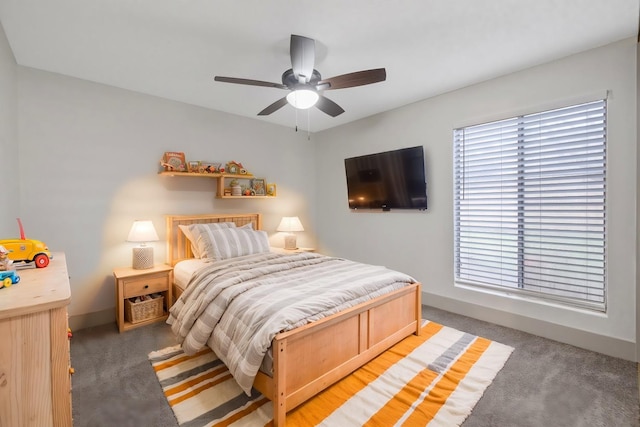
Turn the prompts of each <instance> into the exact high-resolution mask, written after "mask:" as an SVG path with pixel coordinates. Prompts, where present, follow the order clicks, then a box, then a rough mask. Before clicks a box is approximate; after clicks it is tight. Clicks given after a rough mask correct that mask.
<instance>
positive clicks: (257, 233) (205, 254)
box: [196, 228, 270, 260]
mask: <svg viewBox="0 0 640 427" xmlns="http://www.w3.org/2000/svg"><path fill="white" fill-rule="evenodd" d="M196 246H197V247H198V251H199V252H200V255H201V257H202V258H209V259H213V260H222V259H227V258H234V257H237V256H243V255H251V254H259V253H262V252H269V251H270V247H269V236H268V235H267V232H266V231H261V230H250V229H246V228H226V229H219V230H212V231H210V232H208V233H206V234H201V235H200V236H199V237H198V240H197V241H196Z"/></svg>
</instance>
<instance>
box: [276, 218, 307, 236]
mask: <svg viewBox="0 0 640 427" xmlns="http://www.w3.org/2000/svg"><path fill="white" fill-rule="evenodd" d="M276 230H277V231H286V232H288V233H291V232H292V231H304V227H302V223H301V222H300V218H298V217H297V216H285V217H283V218H282V221H280V225H278V228H277V229H276Z"/></svg>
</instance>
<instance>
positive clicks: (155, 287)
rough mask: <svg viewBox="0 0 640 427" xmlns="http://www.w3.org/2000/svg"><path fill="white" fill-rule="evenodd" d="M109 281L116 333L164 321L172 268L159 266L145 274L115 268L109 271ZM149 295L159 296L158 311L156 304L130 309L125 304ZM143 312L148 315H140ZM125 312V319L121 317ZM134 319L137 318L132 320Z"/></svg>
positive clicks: (169, 301) (169, 292)
mask: <svg viewBox="0 0 640 427" xmlns="http://www.w3.org/2000/svg"><path fill="white" fill-rule="evenodd" d="M113 277H114V279H115V286H116V322H117V323H118V330H119V331H120V332H122V331H127V330H129V329H133V328H137V327H139V326H144V325H148V324H149V323H153V322H160V321H163V320H166V319H167V317H168V314H169V311H168V310H169V307H170V306H171V282H172V281H173V280H172V277H173V267H170V266H168V265H163V264H159V265H155V266H153V267H152V268H148V269H145V270H134V269H133V268H131V267H123V268H116V269H114V270H113ZM151 294H162V296H163V300H162V303H161V304H162V307H159V306H158V304H160V302H159V301H158V302H155V303H154V302H146V301H145V302H142V303H138V304H144V305H145V306H146V307H143V306H135V305H131V304H132V303H131V302H129V301H126V300H127V299H128V298H135V297H139V296H143V295H151ZM127 305H128V307H126V306H127ZM154 306H155V307H154ZM143 308H146V309H148V311H147V312H150V313H151V314H150V315H147V314H145V312H144V311H141V309H143ZM134 310H135V311H134ZM125 311H129V312H130V313H131V314H130V315H129V316H128V318H126V317H125ZM140 313H142V314H140ZM135 316H137V318H134V317H135ZM140 316H142V317H140Z"/></svg>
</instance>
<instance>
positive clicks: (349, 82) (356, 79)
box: [317, 68, 387, 90]
mask: <svg viewBox="0 0 640 427" xmlns="http://www.w3.org/2000/svg"><path fill="white" fill-rule="evenodd" d="M386 79H387V71H386V70H385V69H384V68H375V69H373V70H364V71H356V72H355V73H348V74H343V75H341V76H336V77H331V78H329V79H323V80H320V81H319V82H318V83H317V86H321V88H320V89H324V90H333V89H345V88H348V87H355V86H364V85H368V84H371V83H378V82H383V81H385V80H386ZM327 84H329V87H326V85H327ZM322 86H325V87H322Z"/></svg>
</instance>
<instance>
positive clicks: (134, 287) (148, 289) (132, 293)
mask: <svg viewBox="0 0 640 427" xmlns="http://www.w3.org/2000/svg"><path fill="white" fill-rule="evenodd" d="M123 287H124V289H123V292H124V297H125V298H132V297H137V296H139V295H146V294H152V293H155V292H164V291H167V290H169V275H168V274H160V275H153V276H144V277H138V278H132V279H127V280H124V283H123Z"/></svg>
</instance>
